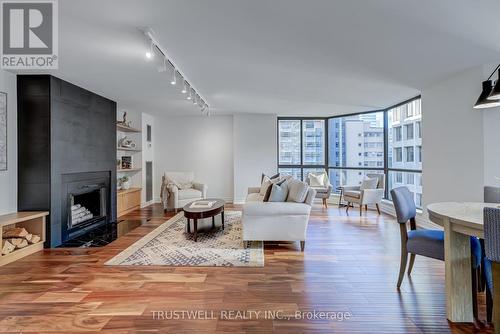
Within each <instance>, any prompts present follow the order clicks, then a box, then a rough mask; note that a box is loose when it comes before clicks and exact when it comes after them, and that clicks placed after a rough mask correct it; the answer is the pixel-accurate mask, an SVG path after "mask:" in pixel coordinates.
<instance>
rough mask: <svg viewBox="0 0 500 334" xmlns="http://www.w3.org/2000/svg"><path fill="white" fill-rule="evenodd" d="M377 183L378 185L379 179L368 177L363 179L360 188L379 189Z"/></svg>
mask: <svg viewBox="0 0 500 334" xmlns="http://www.w3.org/2000/svg"><path fill="white" fill-rule="evenodd" d="M377 185H378V179H375V178H373V179H370V178H366V179H364V180H363V182H361V186H360V189H361V190H364V189H377Z"/></svg>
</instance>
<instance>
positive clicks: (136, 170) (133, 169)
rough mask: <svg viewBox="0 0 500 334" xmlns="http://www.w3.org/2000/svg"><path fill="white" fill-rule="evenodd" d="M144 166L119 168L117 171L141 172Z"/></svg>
mask: <svg viewBox="0 0 500 334" xmlns="http://www.w3.org/2000/svg"><path fill="white" fill-rule="evenodd" d="M141 170H142V168H126V169H117V170H116V172H117V173H134V172H140V171H141Z"/></svg>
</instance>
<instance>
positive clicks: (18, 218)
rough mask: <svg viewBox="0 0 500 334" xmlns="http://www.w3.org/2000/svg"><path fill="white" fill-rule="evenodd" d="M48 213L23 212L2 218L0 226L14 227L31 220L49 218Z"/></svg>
mask: <svg viewBox="0 0 500 334" xmlns="http://www.w3.org/2000/svg"><path fill="white" fill-rule="evenodd" d="M48 215H49V213H48V212H47V211H22V212H14V213H9V214H6V215H2V216H0V226H6V225H12V224H16V223H20V222H24V221H27V220H31V219H36V218H41V217H45V216H48Z"/></svg>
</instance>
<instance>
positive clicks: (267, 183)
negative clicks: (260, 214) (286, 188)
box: [259, 176, 273, 196]
mask: <svg viewBox="0 0 500 334" xmlns="http://www.w3.org/2000/svg"><path fill="white" fill-rule="evenodd" d="M272 184H273V183H272V182H271V179H270V178H268V177H267V176H265V177H264V179H263V180H262V184H261V185H260V192H259V194H260V196H265V195H266V191H267V188H269V187H270V186H271V185H272Z"/></svg>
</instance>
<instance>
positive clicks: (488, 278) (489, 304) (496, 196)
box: [481, 186, 500, 322]
mask: <svg viewBox="0 0 500 334" xmlns="http://www.w3.org/2000/svg"><path fill="white" fill-rule="evenodd" d="M484 202H485V203H500V188H499V187H492V186H485V187H484ZM492 218H493V216H490V217H488V218H487V217H486V215H485V216H484V221H485V222H486V220H487V219H490V220H491V219H492ZM481 242H482V245H481V246H482V249H483V266H482V269H483V270H482V277H483V282H482V284H481V285H482V286H485V288H486V319H487V321H488V322H491V320H492V316H493V313H492V312H493V295H492V293H493V277H492V267H491V260H489V259H488V258H487V257H486V251H485V248H484V240H481Z"/></svg>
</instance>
